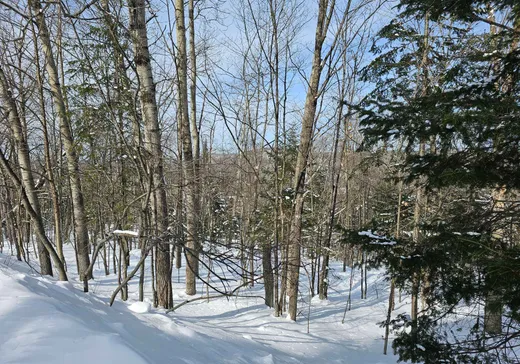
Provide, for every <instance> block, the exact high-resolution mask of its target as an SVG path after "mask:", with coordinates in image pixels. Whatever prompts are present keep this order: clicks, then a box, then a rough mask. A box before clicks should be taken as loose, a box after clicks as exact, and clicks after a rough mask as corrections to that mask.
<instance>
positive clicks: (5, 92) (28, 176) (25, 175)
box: [0, 67, 52, 276]
mask: <svg viewBox="0 0 520 364" xmlns="http://www.w3.org/2000/svg"><path fill="white" fill-rule="evenodd" d="M0 97H1V98H2V99H3V100H4V102H5V105H7V107H8V110H9V111H8V119H9V125H10V127H11V130H12V131H13V135H14V138H15V141H16V151H17V154H18V162H19V163H20V174H21V177H22V185H23V188H24V189H25V193H26V194H27V197H28V199H29V202H30V204H31V206H32V207H33V209H34V212H35V213H36V215H37V216H38V219H40V223H41V224H42V225H43V221H42V218H41V211H40V201H39V200H38V196H37V195H36V189H35V186H34V178H33V173H32V167H31V160H30V157H29V144H28V141H27V135H26V134H25V131H24V127H23V125H22V122H21V120H20V116H19V113H18V107H17V105H16V102H15V100H14V98H13V96H12V93H11V91H10V88H9V84H8V82H7V78H6V76H5V73H4V71H3V69H2V68H1V67H0ZM29 237H30V234H28V236H27V238H29ZM38 256H39V260H40V269H41V274H43V275H50V276H52V265H51V259H50V256H49V252H48V251H47V250H46V249H45V244H44V242H42V241H41V240H40V239H38Z"/></svg>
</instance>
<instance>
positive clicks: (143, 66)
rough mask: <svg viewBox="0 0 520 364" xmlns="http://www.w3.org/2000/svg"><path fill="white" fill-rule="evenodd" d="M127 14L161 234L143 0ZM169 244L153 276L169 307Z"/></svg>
mask: <svg viewBox="0 0 520 364" xmlns="http://www.w3.org/2000/svg"><path fill="white" fill-rule="evenodd" d="M128 10H129V17H130V33H131V36H132V42H133V46H134V61H135V66H136V69H137V77H138V79H139V86H140V89H139V100H140V104H141V112H142V115H143V119H144V129H145V130H144V134H145V135H144V139H145V141H144V149H145V151H146V154H147V157H148V158H149V164H148V168H149V171H148V172H149V178H150V182H149V183H150V184H151V185H152V186H153V188H152V191H153V198H152V199H151V201H152V215H153V217H154V223H155V224H154V226H155V233H156V234H157V235H158V234H161V233H163V232H165V231H166V230H167V229H168V206H167V202H166V189H165V185H164V167H163V153H162V146H161V130H160V126H159V116H158V110H157V100H156V88H155V83H154V81H153V74H152V63H151V57H150V51H149V47H148V33H147V28H146V2H145V0H128ZM170 270H171V269H170V246H169V245H168V244H165V243H160V244H158V245H157V253H156V272H157V274H156V279H157V303H158V305H159V306H161V307H164V308H170V305H171V302H170V290H171V271H170Z"/></svg>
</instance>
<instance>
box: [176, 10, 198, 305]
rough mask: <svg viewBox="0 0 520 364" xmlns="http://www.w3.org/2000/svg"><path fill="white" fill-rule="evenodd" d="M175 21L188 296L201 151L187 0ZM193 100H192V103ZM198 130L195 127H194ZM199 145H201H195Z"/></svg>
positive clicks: (194, 267)
mask: <svg viewBox="0 0 520 364" xmlns="http://www.w3.org/2000/svg"><path fill="white" fill-rule="evenodd" d="M175 21H176V26H177V49H178V52H177V58H178V59H177V73H178V79H179V108H180V113H179V116H180V121H179V123H180V125H181V132H182V141H181V142H182V153H183V170H184V179H185V185H186V188H185V189H184V190H185V193H186V198H185V200H184V203H185V208H186V294H187V295H190V296H191V295H194V294H196V293H197V284H196V282H197V276H198V274H199V254H200V244H199V226H198V225H199V224H198V218H199V211H200V201H199V193H198V192H199V190H198V180H197V172H198V168H197V161H196V159H195V158H194V155H195V157H196V156H197V155H198V152H197V151H196V150H195V151H194V149H193V147H194V145H193V142H192V135H191V134H192V132H191V131H190V127H191V125H190V119H189V112H188V79H187V73H188V67H187V66H188V59H187V52H186V27H185V21H184V1H183V0H176V1H175ZM193 101H194V100H192V102H193ZM195 129H196V126H195ZM196 146H198V143H197V144H196Z"/></svg>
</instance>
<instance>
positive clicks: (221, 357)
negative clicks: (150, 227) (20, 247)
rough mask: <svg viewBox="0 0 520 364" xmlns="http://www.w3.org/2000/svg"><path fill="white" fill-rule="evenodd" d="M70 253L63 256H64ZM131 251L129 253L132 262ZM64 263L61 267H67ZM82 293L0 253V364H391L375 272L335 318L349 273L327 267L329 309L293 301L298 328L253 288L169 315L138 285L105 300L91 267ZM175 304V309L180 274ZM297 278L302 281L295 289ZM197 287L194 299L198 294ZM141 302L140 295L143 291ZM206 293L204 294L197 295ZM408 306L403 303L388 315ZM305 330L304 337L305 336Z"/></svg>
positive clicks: (381, 287)
mask: <svg viewBox="0 0 520 364" xmlns="http://www.w3.org/2000/svg"><path fill="white" fill-rule="evenodd" d="M68 253H69V254H71V253H72V252H71V251H69V252H68ZM138 255H139V252H138V251H133V252H132V262H133V263H135V262H136V260H137V259H138ZM73 261H74V259H73V256H72V255H71V256H70V259H68V262H73ZM96 268H97V269H96V270H95V276H96V280H95V281H93V282H91V285H90V293H83V292H82V285H81V283H80V282H78V281H77V276H75V275H74V271H75V267H74V266H69V274H70V277H69V278H70V279H71V283H63V282H57V281H56V280H54V279H50V278H42V277H41V276H39V275H38V274H35V273H34V271H33V270H31V268H29V267H28V266H27V265H26V264H25V263H20V262H18V261H16V259H15V258H14V257H11V256H8V255H5V254H4V255H1V254H0V363H1V364H8V363H27V364H29V363H31V364H33V363H73V364H82V363H85V364H87V363H88V364H92V363H125V364H130V363H161V364H162V363H189V364H195V363H204V364H208V363H251V364H255V363H258V364H270V363H345V364H365V363H366V364H377V363H381V364H382V363H395V362H396V361H397V357H396V356H393V355H392V354H390V355H386V356H385V355H383V354H382V351H383V334H384V329H383V328H381V327H379V325H378V323H379V322H381V321H383V320H384V319H385V316H386V311H387V300H388V283H387V282H386V281H385V280H384V279H383V275H382V272H381V271H372V272H369V280H368V291H369V292H368V298H367V299H365V300H361V299H360V276H359V271H357V272H355V276H354V281H353V282H354V285H353V291H352V292H353V295H352V309H351V310H350V311H347V313H346V316H345V322H344V323H343V324H342V323H341V321H342V318H343V314H344V311H345V305H346V301H347V297H348V287H349V278H350V269H347V272H346V273H343V272H341V269H340V265H339V264H337V265H333V268H336V269H332V270H331V272H332V278H331V280H330V285H331V288H330V293H329V296H330V297H329V300H328V301H320V300H319V299H317V297H315V298H314V299H313V300H312V301H311V305H310V320H309V321H307V316H308V314H309V304H308V303H309V302H308V298H305V301H306V302H301V303H300V310H301V311H302V316H301V318H299V320H298V321H297V322H292V321H289V320H287V319H285V318H283V317H280V318H276V317H273V315H272V310H271V309H269V308H267V307H266V306H265V305H264V304H263V302H262V300H261V299H259V298H254V297H252V296H255V295H258V294H259V293H260V292H261V290H262V287H261V286H260V285H256V286H255V287H254V288H251V289H250V288H247V289H246V288H244V289H243V290H242V291H241V292H240V295H241V296H242V297H240V298H236V297H234V298H224V297H223V298H218V299H213V300H210V301H209V302H207V301H206V300H200V301H196V302H193V303H189V304H187V305H184V306H182V307H181V308H179V309H178V310H177V311H175V312H173V313H169V314H166V313H165V311H164V310H161V309H154V308H151V309H150V308H149V305H147V304H146V303H145V304H142V303H137V280H138V279H137V278H135V279H134V280H133V282H132V283H131V284H130V299H129V300H128V301H127V302H122V301H121V300H120V299H119V297H118V299H117V300H116V302H115V304H114V305H113V306H112V307H109V306H108V301H109V296H110V294H111V293H112V292H113V290H114V287H115V286H116V284H117V277H116V276H115V275H113V274H112V275H110V276H108V277H105V275H104V272H103V271H102V270H100V269H99V267H97V266H96ZM183 270H184V269H181V271H180V273H181V276H180V277H179V278H180V281H181V283H177V280H178V277H177V271H175V272H174V301H175V303H180V302H182V301H183V300H184V299H185V298H186V296H185V295H184V294H183V289H184V286H183V283H182V282H183V274H182V272H183ZM304 284H305V276H304V275H302V288H304V286H303V285H304ZM201 288H202V287H201V286H200V287H199V292H200V293H202V292H201V291H202V290H201ZM147 293H148V296H150V294H149V291H148V292H147ZM204 294H205V292H204ZM407 308H408V304H407V302H406V300H404V301H403V302H402V303H400V304H398V305H397V310H396V311H395V313H396V314H397V313H399V312H401V311H403V310H405V309H407ZM308 325H309V329H310V332H309V333H307V329H308Z"/></svg>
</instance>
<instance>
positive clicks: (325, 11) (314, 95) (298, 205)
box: [287, 0, 334, 320]
mask: <svg viewBox="0 0 520 364" xmlns="http://www.w3.org/2000/svg"><path fill="white" fill-rule="evenodd" d="M329 6H330V13H329ZM333 8H334V1H332V4H330V5H329V1H327V0H320V3H319V10H318V23H317V26H316V38H315V43H314V55H313V61H312V70H311V76H310V78H309V86H308V89H307V96H306V99H305V108H304V111H303V118H302V129H301V134H300V144H299V148H298V157H297V160H296V166H295V175H294V182H293V188H294V193H295V194H296V196H295V200H294V204H293V216H292V219H291V225H290V235H289V246H288V254H287V263H288V268H287V295H288V296H289V317H290V319H291V320H296V315H297V313H298V282H299V274H300V262H301V256H300V255H301V229H302V214H303V205H304V198H305V190H304V189H305V178H306V174H307V164H308V161H309V154H310V151H311V146H312V137H313V134H314V127H315V117H316V107H317V103H318V96H319V86H320V77H321V71H322V69H323V64H322V56H321V50H322V47H323V43H324V41H325V37H326V35H327V29H328V24H329V20H330V15H331V13H332V10H333Z"/></svg>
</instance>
